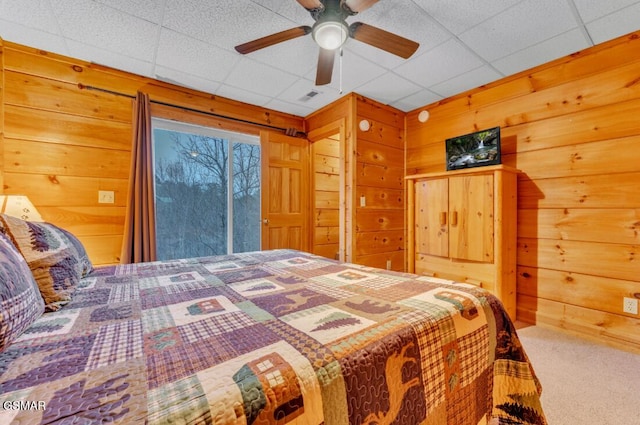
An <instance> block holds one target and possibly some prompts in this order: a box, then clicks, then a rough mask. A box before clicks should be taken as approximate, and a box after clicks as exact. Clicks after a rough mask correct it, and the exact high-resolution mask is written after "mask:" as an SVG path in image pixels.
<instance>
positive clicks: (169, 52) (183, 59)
mask: <svg viewBox="0 0 640 425" xmlns="http://www.w3.org/2000/svg"><path fill="white" fill-rule="evenodd" d="M239 61H240V57H239V56H238V55H236V54H234V53H231V52H228V51H226V50H222V49H220V48H219V47H216V46H212V45H210V44H207V43H204V42H202V41H199V40H194V39H193V38H189V37H187V36H185V35H183V34H178V33H176V32H173V31H170V30H166V29H163V30H162V33H161V36H160V42H159V44H158V53H157V57H156V63H157V64H158V65H160V66H164V67H167V68H171V69H175V70H178V71H183V72H186V73H188V74H191V75H195V76H198V77H202V78H206V79H209V80H214V81H223V80H224V79H225V78H226V77H227V76H228V75H229V74H230V73H231V71H232V69H233V67H234V66H235V64H236V63H238V62H239Z"/></svg>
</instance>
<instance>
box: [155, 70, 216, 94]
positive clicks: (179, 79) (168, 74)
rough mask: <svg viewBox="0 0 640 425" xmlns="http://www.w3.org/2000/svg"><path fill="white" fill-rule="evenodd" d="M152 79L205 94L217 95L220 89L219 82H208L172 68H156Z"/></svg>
mask: <svg viewBox="0 0 640 425" xmlns="http://www.w3.org/2000/svg"><path fill="white" fill-rule="evenodd" d="M152 78H156V79H158V80H160V81H164V82H167V83H170V84H175V85H177V86H182V87H188V88H191V89H195V90H200V91H203V92H205V93H216V92H217V91H218V89H219V88H220V83H219V82H218V81H213V80H208V79H206V78H201V77H198V76H195V75H191V74H187V73H185V72H184V71H178V70H176V69H172V68H166V67H163V66H156V67H155V70H154V74H153V75H152Z"/></svg>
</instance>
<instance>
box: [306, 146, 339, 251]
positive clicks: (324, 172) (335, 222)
mask: <svg viewBox="0 0 640 425" xmlns="http://www.w3.org/2000/svg"><path fill="white" fill-rule="evenodd" d="M341 160H342V155H340V137H339V134H336V135H334V136H331V137H325V138H322V139H320V140H317V141H314V142H313V143H312V144H311V162H312V163H311V169H312V173H313V175H312V176H311V187H312V194H311V196H312V198H313V200H312V201H313V202H312V203H311V210H312V214H313V218H312V225H311V227H312V229H313V235H312V238H311V246H312V248H311V252H312V253H314V254H318V255H322V256H323V257H327V258H335V259H337V258H339V254H340V234H341V232H340V192H341V191H340V184H341V179H340V172H341V170H342V167H340V161H341Z"/></svg>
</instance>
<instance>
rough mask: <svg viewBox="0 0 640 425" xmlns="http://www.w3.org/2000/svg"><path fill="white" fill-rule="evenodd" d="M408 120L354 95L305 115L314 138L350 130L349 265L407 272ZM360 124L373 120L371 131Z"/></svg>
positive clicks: (347, 171) (346, 142)
mask: <svg viewBox="0 0 640 425" xmlns="http://www.w3.org/2000/svg"><path fill="white" fill-rule="evenodd" d="M404 118H405V113H404V112H402V111H399V110H397V109H395V108H392V107H390V106H387V105H383V104H381V103H379V102H376V101H373V100H371V99H367V98H365V97H363V96H360V95H357V94H353V93H351V94H348V95H346V96H344V97H342V98H341V99H339V100H337V101H336V102H334V103H332V104H331V105H328V106H327V107H325V108H322V109H321V110H319V111H317V112H315V113H313V114H311V115H310V116H308V117H306V123H307V129H308V131H309V134H313V133H314V132H315V131H317V130H318V129H322V128H331V127H332V126H333V128H338V126H339V123H341V122H344V126H345V128H346V131H345V132H344V137H343V140H341V141H340V142H341V143H342V144H343V145H344V149H345V155H344V157H345V160H344V162H345V163H344V170H345V171H344V173H345V175H344V176H343V177H344V181H345V187H344V189H345V196H344V204H345V205H344V208H345V219H344V221H345V223H344V224H345V230H344V238H345V239H346V240H345V243H344V247H345V248H344V249H345V251H346V252H345V259H346V260H347V261H351V262H355V263H358V264H363V265H367V266H372V267H378V268H382V269H385V268H391V269H392V270H405V258H404V253H405V246H404V245H405V243H404V232H405V230H404V228H405V226H404V184H405V183H404ZM361 120H367V121H369V124H370V128H369V130H368V131H362V130H360V128H359V125H358V124H359V122H360V121H361ZM312 142H314V141H313V140H312ZM316 226H317V227H316V228H318V226H320V224H318V223H316ZM320 227H322V226H320ZM320 231H321V232H325V229H320Z"/></svg>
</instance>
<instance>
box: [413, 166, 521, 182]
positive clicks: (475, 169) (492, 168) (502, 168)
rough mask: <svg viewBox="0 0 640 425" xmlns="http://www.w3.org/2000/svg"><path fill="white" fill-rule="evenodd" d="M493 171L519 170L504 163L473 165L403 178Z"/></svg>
mask: <svg viewBox="0 0 640 425" xmlns="http://www.w3.org/2000/svg"><path fill="white" fill-rule="evenodd" d="M494 171H504V172H508V173H514V174H518V173H520V172H521V171H520V170H518V169H517V168H514V167H510V166H508V165H504V164H498V165H489V166H486V167H473V168H465V169H462V170H450V171H439V172H434V173H424V174H411V175H408V176H406V177H405V180H418V179H428V178H434V177H449V176H458V175H465V174H481V173H483V174H489V173H493V172H494Z"/></svg>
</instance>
